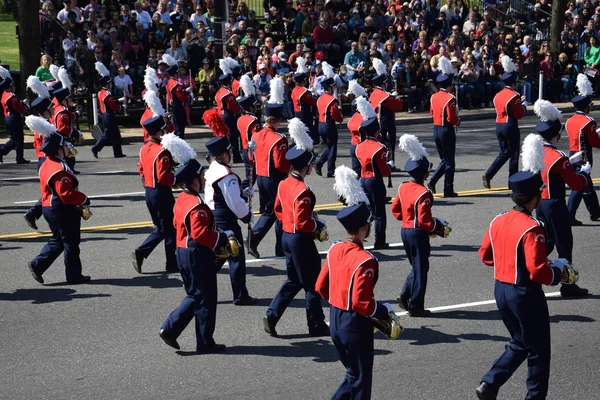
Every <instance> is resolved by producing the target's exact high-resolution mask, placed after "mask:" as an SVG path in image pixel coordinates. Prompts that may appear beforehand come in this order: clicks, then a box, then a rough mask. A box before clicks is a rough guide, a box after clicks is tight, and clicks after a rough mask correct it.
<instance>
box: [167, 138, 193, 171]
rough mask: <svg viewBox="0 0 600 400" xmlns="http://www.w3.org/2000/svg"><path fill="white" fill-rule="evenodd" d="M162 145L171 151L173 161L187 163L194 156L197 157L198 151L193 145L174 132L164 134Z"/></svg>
mask: <svg viewBox="0 0 600 400" xmlns="http://www.w3.org/2000/svg"><path fill="white" fill-rule="evenodd" d="M160 145H161V146H162V147H163V148H165V149H167V150H168V151H169V153H171V156H172V157H173V161H175V162H176V163H177V164H185V163H186V162H188V161H189V160H191V159H192V158H196V152H195V151H194V149H192V146H190V145H189V144H188V142H186V141H185V140H183V139H181V138H180V137H179V136H177V135H175V134H174V133H167V134H166V135H163V137H162V139H161V141H160Z"/></svg>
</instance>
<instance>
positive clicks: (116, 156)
mask: <svg viewBox="0 0 600 400" xmlns="http://www.w3.org/2000/svg"><path fill="white" fill-rule="evenodd" d="M124 157H127V154H122V153H121V154H115V158H124Z"/></svg>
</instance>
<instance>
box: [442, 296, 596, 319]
mask: <svg viewBox="0 0 600 400" xmlns="http://www.w3.org/2000/svg"><path fill="white" fill-rule="evenodd" d="M590 297H592V296H588V297H586V298H590ZM557 298H558V297H549V298H548V300H550V299H557ZM431 318H447V319H466V320H477V321H482V320H489V321H493V320H498V321H499V320H501V318H500V313H499V312H498V310H496V309H493V310H487V311H476V310H453V311H441V312H434V313H433V314H431ZM594 321H595V319H593V318H590V317H586V316H583V315H565V314H555V315H550V322H553V323H558V322H594Z"/></svg>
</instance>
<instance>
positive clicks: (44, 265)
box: [31, 204, 81, 282]
mask: <svg viewBox="0 0 600 400" xmlns="http://www.w3.org/2000/svg"><path fill="white" fill-rule="evenodd" d="M42 213H43V215H44V218H45V219H46V221H47V222H48V226H49V227H50V230H51V231H52V238H50V240H48V242H47V243H46V245H45V246H44V248H43V249H42V252H41V253H40V254H39V255H38V256H37V257H36V258H34V259H33V260H32V261H31V265H32V267H33V269H34V270H35V271H36V272H37V273H39V274H40V275H43V274H44V272H46V270H47V269H48V268H50V266H51V265H52V263H53V262H54V260H56V259H57V258H58V256H60V255H61V253H63V252H64V260H65V275H66V277H67V282H77V281H79V280H80V278H81V260H80V259H79V243H80V242H81V231H80V229H81V214H80V212H79V210H78V209H77V208H76V207H75V206H72V205H64V204H63V205H58V206H53V207H44V208H43V209H42Z"/></svg>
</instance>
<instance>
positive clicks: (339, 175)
mask: <svg viewBox="0 0 600 400" xmlns="http://www.w3.org/2000/svg"><path fill="white" fill-rule="evenodd" d="M334 176H335V183H334V184H333V190H335V192H336V193H337V195H338V196H342V197H343V198H344V199H345V200H346V204H348V205H349V206H353V205H356V204H360V203H367V204H368V203H369V199H368V198H367V195H366V194H365V192H364V191H363V188H362V187H361V186H360V182H359V180H358V175H357V174H356V172H354V171H353V170H352V168H348V167H346V166H345V165H340V166H339V167H337V168H336V169H335V172H334Z"/></svg>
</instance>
